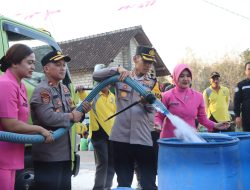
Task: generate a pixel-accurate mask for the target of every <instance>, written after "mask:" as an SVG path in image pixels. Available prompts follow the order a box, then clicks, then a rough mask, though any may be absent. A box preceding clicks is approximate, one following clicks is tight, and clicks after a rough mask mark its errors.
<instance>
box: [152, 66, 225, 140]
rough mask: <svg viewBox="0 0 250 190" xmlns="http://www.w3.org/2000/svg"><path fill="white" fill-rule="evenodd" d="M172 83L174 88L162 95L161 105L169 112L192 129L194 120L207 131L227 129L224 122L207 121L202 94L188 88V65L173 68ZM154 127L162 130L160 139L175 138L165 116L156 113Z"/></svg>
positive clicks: (189, 72)
mask: <svg viewBox="0 0 250 190" xmlns="http://www.w3.org/2000/svg"><path fill="white" fill-rule="evenodd" d="M173 81H174V83H175V87H174V88H172V89H171V90H169V91H166V92H164V93H163V94H162V103H163V104H164V105H165V106H166V108H167V109H168V110H169V112H171V113H172V114H173V115H176V116H179V117H180V118H181V119H183V120H184V121H185V122H186V123H188V124H189V125H190V126H192V127H193V128H196V125H195V119H196V118H197V119H198V121H199V123H200V124H202V125H204V126H205V127H207V128H208V130H209V131H213V128H216V129H219V130H223V129H225V128H227V127H228V126H227V124H226V123H225V122H224V123H214V122H213V121H210V120H209V119H207V116H206V113H205V106H204V100H203V96H202V94H201V93H199V92H197V91H195V90H193V89H192V88H190V86H191V83H192V72H191V70H190V68H189V67H188V65H186V64H178V65H177V66H176V67H175V68H174V73H173ZM155 125H156V126H155V127H156V128H162V131H161V135H160V138H168V137H175V135H174V130H175V127H174V126H173V125H172V123H171V122H170V120H169V119H168V118H167V117H166V116H165V115H163V114H161V113H159V112H157V113H156V115H155Z"/></svg>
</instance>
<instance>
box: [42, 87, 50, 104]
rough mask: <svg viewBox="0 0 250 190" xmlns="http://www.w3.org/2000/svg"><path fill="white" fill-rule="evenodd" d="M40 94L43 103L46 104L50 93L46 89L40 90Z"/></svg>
mask: <svg viewBox="0 0 250 190" xmlns="http://www.w3.org/2000/svg"><path fill="white" fill-rule="evenodd" d="M40 96H41V98H42V102H43V103H45V104H48V103H49V102H50V94H49V92H48V91H47V90H44V91H42V92H40Z"/></svg>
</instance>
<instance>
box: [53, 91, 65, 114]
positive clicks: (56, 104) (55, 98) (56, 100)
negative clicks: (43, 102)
mask: <svg viewBox="0 0 250 190" xmlns="http://www.w3.org/2000/svg"><path fill="white" fill-rule="evenodd" d="M52 104H53V107H54V111H55V112H62V106H63V105H62V101H61V99H60V98H59V96H58V95H56V96H53V99H52Z"/></svg>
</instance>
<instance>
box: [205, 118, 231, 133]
mask: <svg viewBox="0 0 250 190" xmlns="http://www.w3.org/2000/svg"><path fill="white" fill-rule="evenodd" d="M209 119H210V120H211V121H213V122H215V123H219V122H218V121H216V119H215V118H214V116H213V115H211V116H210V117H209ZM231 131H232V129H231V127H229V128H228V129H225V130H218V129H214V131H213V132H214V133H218V132H231Z"/></svg>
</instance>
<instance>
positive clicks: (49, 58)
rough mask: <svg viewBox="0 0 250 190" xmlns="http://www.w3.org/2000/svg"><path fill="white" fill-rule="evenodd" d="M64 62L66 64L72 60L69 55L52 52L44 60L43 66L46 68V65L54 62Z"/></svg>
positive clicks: (42, 61)
mask: <svg viewBox="0 0 250 190" xmlns="http://www.w3.org/2000/svg"><path fill="white" fill-rule="evenodd" d="M62 59H63V60H64V61H65V62H69V61H70V60H71V58H70V57H69V56H68V55H63V54H62V52H60V51H56V50H54V51H51V52H49V53H48V54H46V55H45V56H44V57H43V58H42V60H41V63H42V65H43V66H45V65H46V64H48V63H50V62H52V63H55V62H57V61H59V60H62Z"/></svg>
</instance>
